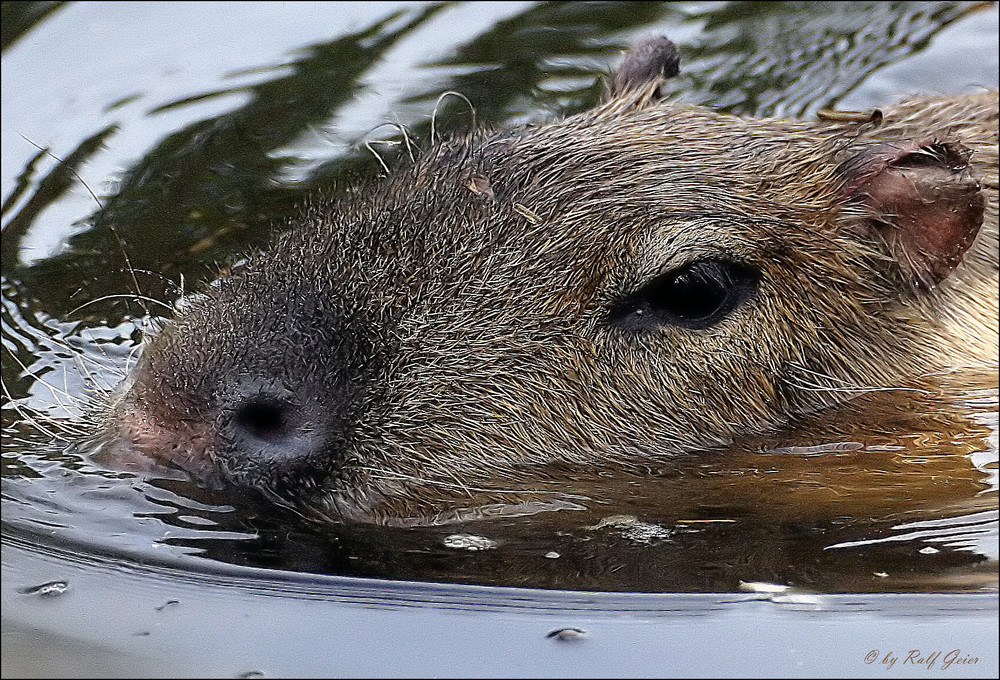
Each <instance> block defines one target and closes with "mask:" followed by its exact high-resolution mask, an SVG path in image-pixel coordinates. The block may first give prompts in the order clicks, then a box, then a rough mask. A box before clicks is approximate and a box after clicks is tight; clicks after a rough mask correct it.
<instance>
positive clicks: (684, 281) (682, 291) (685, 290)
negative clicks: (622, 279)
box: [651, 267, 731, 321]
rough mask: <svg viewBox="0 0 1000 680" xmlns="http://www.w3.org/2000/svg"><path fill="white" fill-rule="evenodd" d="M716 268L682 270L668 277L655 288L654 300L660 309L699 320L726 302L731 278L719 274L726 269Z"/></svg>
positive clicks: (692, 319) (691, 319)
mask: <svg viewBox="0 0 1000 680" xmlns="http://www.w3.org/2000/svg"><path fill="white" fill-rule="evenodd" d="M714 269H715V268H708V267H697V268H689V269H686V270H683V271H681V272H680V273H679V274H677V275H676V276H674V277H672V278H671V277H667V278H666V280H665V281H663V282H662V284H660V285H658V286H657V288H656V289H655V290H654V291H651V292H653V293H654V296H653V300H652V301H653V302H655V303H657V304H659V305H660V306H661V308H662V311H665V312H668V313H670V314H673V315H674V316H676V317H678V318H680V319H687V320H688V321H698V320H700V319H707V318H709V317H711V316H712V315H713V314H716V313H717V312H718V311H719V309H720V308H721V307H722V306H723V305H724V304H725V302H726V298H727V296H728V294H729V289H730V288H731V286H730V285H729V284H730V283H731V281H729V280H726V278H727V277H724V276H721V277H720V276H718V274H723V275H724V274H725V272H717V271H714Z"/></svg>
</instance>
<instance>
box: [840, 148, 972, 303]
mask: <svg viewBox="0 0 1000 680" xmlns="http://www.w3.org/2000/svg"><path fill="white" fill-rule="evenodd" d="M970 155H971V153H970V151H969V150H968V149H967V148H965V147H964V146H962V145H961V144H958V143H957V142H950V141H937V140H933V139H931V140H920V141H918V140H901V141H898V142H891V143H883V144H879V145H877V146H873V147H870V148H868V149H866V150H864V151H862V152H860V153H858V154H857V155H855V156H853V157H852V158H850V159H848V160H847V161H845V162H844V163H842V164H841V165H840V167H839V168H838V171H839V173H840V174H841V175H842V177H843V178H844V185H843V186H844V188H843V194H842V196H843V198H844V199H845V201H846V204H847V205H848V206H852V207H854V208H860V212H858V211H855V210H850V213H853V218H852V221H851V224H850V226H849V227H848V228H850V229H851V230H853V231H856V232H857V233H859V234H860V235H861V236H864V237H868V238H879V239H882V240H883V241H884V242H885V244H886V246H887V247H888V249H889V252H890V253H891V255H892V257H893V258H894V259H895V260H896V262H897V263H898V264H899V270H900V272H901V275H902V277H903V279H904V281H905V282H906V283H907V284H909V285H911V286H913V287H914V288H916V289H921V290H927V289H930V288H932V287H933V286H935V285H937V284H938V283H940V282H941V281H942V280H943V279H944V278H945V277H946V276H948V275H949V274H950V273H951V272H952V271H954V269H955V268H956V267H957V266H958V264H959V262H961V260H962V255H963V254H964V253H965V251H966V250H968V248H969V246H971V245H972V242H973V240H974V239H975V238H976V234H977V233H978V232H979V227H980V226H981V225H982V223H983V211H984V209H985V206H986V200H985V198H984V196H983V194H982V192H981V191H980V186H979V182H977V181H976V178H975V177H973V176H972V173H971V171H970V169H969V157H970Z"/></svg>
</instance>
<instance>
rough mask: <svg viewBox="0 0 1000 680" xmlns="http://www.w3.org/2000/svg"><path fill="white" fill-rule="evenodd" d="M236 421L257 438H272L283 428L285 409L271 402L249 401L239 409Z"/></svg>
mask: <svg viewBox="0 0 1000 680" xmlns="http://www.w3.org/2000/svg"><path fill="white" fill-rule="evenodd" d="M236 422H237V423H238V424H239V426H240V427H242V428H243V429H244V430H245V431H246V432H248V433H250V434H251V435H253V436H254V437H257V438H258V439H272V438H274V437H277V436H278V435H280V434H281V432H282V430H283V429H284V428H285V409H284V407H283V406H282V405H281V404H276V403H272V402H266V401H265V402H251V403H249V404H246V405H244V406H243V407H242V408H240V409H239V411H238V412H237V415H236Z"/></svg>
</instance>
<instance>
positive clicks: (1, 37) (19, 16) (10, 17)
mask: <svg viewBox="0 0 1000 680" xmlns="http://www.w3.org/2000/svg"><path fill="white" fill-rule="evenodd" d="M65 5H66V3H65V2H3V3H0V15H2V17H0V18H2V21H0V50H2V51H4V52H6V51H7V48H8V47H10V46H11V45H13V44H14V43H15V42H17V40H18V38H20V37H21V36H22V35H24V34H25V33H27V32H28V31H30V30H31V29H32V28H34V27H35V26H36V25H38V24H39V23H41V22H42V21H44V20H45V19H47V18H48V17H50V16H51V15H52V13H53V12H55V11H56V10H57V9H61V8H62V7H63V6H65Z"/></svg>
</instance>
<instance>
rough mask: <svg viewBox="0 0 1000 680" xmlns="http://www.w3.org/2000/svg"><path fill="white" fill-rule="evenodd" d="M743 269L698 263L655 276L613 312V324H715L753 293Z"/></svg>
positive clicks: (691, 326)
mask: <svg viewBox="0 0 1000 680" xmlns="http://www.w3.org/2000/svg"><path fill="white" fill-rule="evenodd" d="M756 285H757V279H756V277H755V276H754V274H753V273H752V272H751V271H750V270H748V269H746V268H745V267H743V266H741V265H738V264H735V263H732V262H724V261H722V260H700V261H697V262H692V263H689V264H687V265H684V266H683V267H679V268H677V269H674V270H672V271H669V272H667V273H666V274H663V275H661V276H658V277H657V278H655V279H654V280H653V281H651V282H650V283H648V284H646V285H645V286H644V287H643V288H641V289H640V290H638V291H636V292H635V293H634V294H632V295H630V296H629V297H628V298H627V299H625V300H624V301H623V302H622V303H621V304H619V305H618V306H617V307H616V309H615V310H614V311H613V312H612V315H611V321H612V323H614V324H616V325H619V326H621V327H623V328H625V329H628V330H645V329H652V328H656V327H660V326H665V325H669V326H676V327H680V328H689V329H695V330H698V329H703V328H708V327H710V326H713V325H715V324H716V323H718V322H719V321H721V320H722V319H724V318H725V317H726V316H728V315H729V314H730V313H731V312H732V311H733V310H735V309H736V307H737V306H739V304H740V303H742V302H743V301H744V300H746V299H748V298H749V297H751V296H752V294H753V292H754V291H755V290H756Z"/></svg>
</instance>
